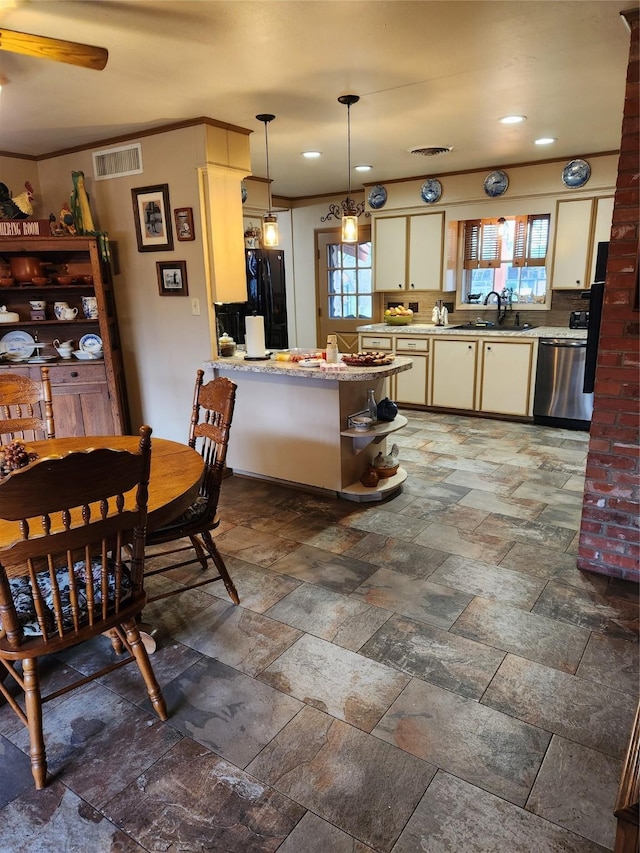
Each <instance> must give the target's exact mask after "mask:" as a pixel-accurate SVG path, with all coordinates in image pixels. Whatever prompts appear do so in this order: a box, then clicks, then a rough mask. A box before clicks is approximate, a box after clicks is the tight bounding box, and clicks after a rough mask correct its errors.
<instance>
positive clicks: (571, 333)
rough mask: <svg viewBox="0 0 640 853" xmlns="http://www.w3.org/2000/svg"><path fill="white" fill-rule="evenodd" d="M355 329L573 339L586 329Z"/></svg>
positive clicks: (381, 326)
mask: <svg viewBox="0 0 640 853" xmlns="http://www.w3.org/2000/svg"><path fill="white" fill-rule="evenodd" d="M357 331H358V332H360V333H362V332H374V333H375V334H381V333H384V334H386V335H389V334H392V335H463V336H469V335H473V336H474V337H475V336H477V335H482V336H483V337H485V336H493V337H503V338H515V339H518V338H567V339H573V340H586V337H587V330H586V329H568V328H567V327H566V326H537V327H536V328H534V329H526V330H523V331H518V332H516V331H509V327H508V326H505V327H504V328H503V327H501V326H494V327H491V328H488V329H483V328H478V329H456V328H455V323H452V324H451V326H436V325H434V324H433V323H411V324H410V325H409V326H390V325H388V324H387V323H369V324H368V325H367V326H358V328H357Z"/></svg>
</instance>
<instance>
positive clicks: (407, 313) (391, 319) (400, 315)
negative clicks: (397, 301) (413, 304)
mask: <svg viewBox="0 0 640 853" xmlns="http://www.w3.org/2000/svg"><path fill="white" fill-rule="evenodd" d="M384 322H385V323H388V324H389V325H390V326H409V325H410V324H411V323H412V322H413V311H412V310H411V308H405V307H404V306H403V305H398V306H396V307H394V308H387V310H386V311H385V312H384Z"/></svg>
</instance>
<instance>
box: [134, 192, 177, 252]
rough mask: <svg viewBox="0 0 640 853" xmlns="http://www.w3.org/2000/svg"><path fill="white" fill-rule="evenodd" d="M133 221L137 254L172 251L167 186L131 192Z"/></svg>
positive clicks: (171, 230)
mask: <svg viewBox="0 0 640 853" xmlns="http://www.w3.org/2000/svg"><path fill="white" fill-rule="evenodd" d="M131 198H132V201H133V221H134V223H135V226H136V237H137V239H138V251H139V252H169V251H171V250H172V249H173V229H172V228H171V218H170V215H171V207H170V206H169V184H158V185H157V186H155V187H137V188H134V189H132V190H131Z"/></svg>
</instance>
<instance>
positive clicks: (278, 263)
mask: <svg viewBox="0 0 640 853" xmlns="http://www.w3.org/2000/svg"><path fill="white" fill-rule="evenodd" d="M245 268H246V272H247V301H246V302H224V303H219V304H216V319H217V323H218V333H220V332H227V333H228V334H229V335H231V337H232V338H233V339H234V340H235V341H236V343H238V344H244V339H245V322H244V319H245V317H247V316H251V315H252V314H254V313H255V314H258V315H259V316H261V317H264V339H265V344H266V347H267V349H268V350H272V349H286V348H287V347H288V346H289V336H288V333H287V299H286V289H285V275H284V252H283V251H281V250H280V249H245Z"/></svg>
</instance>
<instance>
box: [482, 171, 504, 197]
mask: <svg viewBox="0 0 640 853" xmlns="http://www.w3.org/2000/svg"><path fill="white" fill-rule="evenodd" d="M483 186H484V191H485V192H486V194H487V195H488V196H489V197H490V198H497V196H499V195H502V194H503V193H505V192H506V191H507V187H508V186H509V178H508V176H507V173H506V172H503V171H502V169H496V170H495V172H490V173H489V174H488V175H487V177H486V178H485V179H484V185H483Z"/></svg>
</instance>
